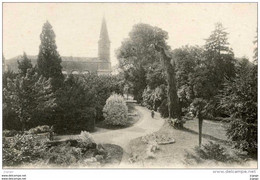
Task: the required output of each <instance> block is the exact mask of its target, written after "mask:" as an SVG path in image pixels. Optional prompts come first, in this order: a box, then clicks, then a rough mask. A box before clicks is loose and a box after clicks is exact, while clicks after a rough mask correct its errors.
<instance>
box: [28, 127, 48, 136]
mask: <svg viewBox="0 0 260 180" xmlns="http://www.w3.org/2000/svg"><path fill="white" fill-rule="evenodd" d="M46 132H50V127H49V126H47V125H44V126H37V127H35V128H31V129H30V130H29V131H28V133H29V134H40V133H46Z"/></svg>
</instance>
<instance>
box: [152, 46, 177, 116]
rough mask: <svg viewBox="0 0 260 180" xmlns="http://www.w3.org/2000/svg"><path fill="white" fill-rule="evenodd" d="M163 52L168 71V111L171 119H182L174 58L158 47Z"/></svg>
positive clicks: (165, 66)
mask: <svg viewBox="0 0 260 180" xmlns="http://www.w3.org/2000/svg"><path fill="white" fill-rule="evenodd" d="M156 49H157V50H158V51H159V52H161V54H162V59H163V64H164V68H165V71H166V76H167V82H168V88H167V89H168V94H167V97H168V110H169V119H171V118H178V119H181V111H180V107H179V98H178V95H177V87H176V77H175V64H171V60H172V58H171V57H169V56H168V55H167V54H166V52H165V49H164V48H161V47H156Z"/></svg>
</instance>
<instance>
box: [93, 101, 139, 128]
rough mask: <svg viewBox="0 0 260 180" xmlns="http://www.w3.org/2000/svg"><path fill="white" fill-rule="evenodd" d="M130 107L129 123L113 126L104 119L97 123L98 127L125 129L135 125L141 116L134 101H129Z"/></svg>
mask: <svg viewBox="0 0 260 180" xmlns="http://www.w3.org/2000/svg"><path fill="white" fill-rule="evenodd" d="M127 108H128V121H127V122H128V123H127V125H125V126H112V125H108V124H106V123H104V121H101V122H99V123H98V124H96V127H98V128H104V129H110V130H116V129H123V128H127V127H131V126H132V125H134V124H135V123H136V122H137V121H138V120H139V119H140V116H139V115H138V113H137V111H136V109H135V105H134V103H127Z"/></svg>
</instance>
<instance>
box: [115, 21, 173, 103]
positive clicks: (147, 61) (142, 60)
mask: <svg viewBox="0 0 260 180" xmlns="http://www.w3.org/2000/svg"><path fill="white" fill-rule="evenodd" d="M167 38H168V34H167V32H165V31H163V30H162V29H160V28H158V27H153V26H151V25H148V24H142V23H140V24H136V25H134V27H133V29H132V31H131V32H130V33H129V38H128V39H126V40H125V41H123V42H122V45H121V47H120V48H119V49H118V50H117V58H118V59H119V67H120V68H121V69H122V70H123V72H124V76H125V80H126V81H127V82H129V83H131V85H130V87H131V88H133V89H132V90H131V91H132V92H133V95H134V98H135V99H136V100H137V101H138V102H141V101H142V93H143V91H144V89H145V88H146V85H147V83H148V82H147V78H146V75H147V71H148V70H149V67H151V65H152V64H153V63H155V62H160V54H159V53H158V52H157V51H155V50H154V49H153V48H151V45H153V44H157V43H158V44H159V43H162V42H163V43H164V42H165V40H166V39H167Z"/></svg>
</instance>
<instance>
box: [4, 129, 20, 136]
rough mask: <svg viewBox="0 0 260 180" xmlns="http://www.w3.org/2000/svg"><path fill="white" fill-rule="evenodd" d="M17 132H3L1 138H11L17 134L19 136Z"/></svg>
mask: <svg viewBox="0 0 260 180" xmlns="http://www.w3.org/2000/svg"><path fill="white" fill-rule="evenodd" d="M19 133H20V132H19V131H16V130H3V136H4V137H13V136H15V135H17V134H19Z"/></svg>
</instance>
